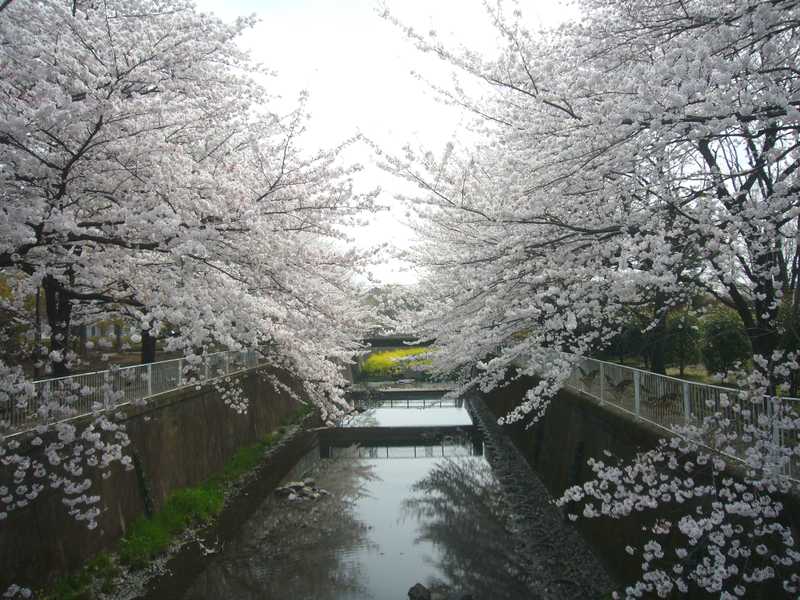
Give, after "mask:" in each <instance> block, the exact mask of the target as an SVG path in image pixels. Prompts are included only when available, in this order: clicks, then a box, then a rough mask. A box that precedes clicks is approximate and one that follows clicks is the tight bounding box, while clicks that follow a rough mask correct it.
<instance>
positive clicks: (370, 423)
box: [147, 392, 612, 600]
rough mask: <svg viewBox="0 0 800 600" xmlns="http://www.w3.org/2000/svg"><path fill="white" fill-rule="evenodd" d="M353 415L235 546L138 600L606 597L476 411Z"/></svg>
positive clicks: (196, 560)
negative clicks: (549, 541) (544, 536)
mask: <svg viewBox="0 0 800 600" xmlns="http://www.w3.org/2000/svg"><path fill="white" fill-rule="evenodd" d="M362 410H363V412H361V413H360V414H358V415H357V416H355V417H353V418H351V419H350V420H348V421H347V422H346V423H343V424H342V425H341V426H340V427H338V428H333V429H320V430H318V431H316V432H315V433H314V439H313V440H312V444H311V446H310V448H311V449H310V451H308V452H307V453H306V454H305V455H304V456H303V457H302V458H301V459H300V460H299V461H297V462H296V464H294V466H293V467H292V468H291V470H290V472H289V473H288V475H287V476H286V477H285V478H284V479H283V481H282V482H281V486H280V487H279V488H278V489H276V490H274V491H269V492H265V493H264V494H263V497H262V499H261V500H260V501H259V504H258V506H257V508H255V510H254V511H253V512H251V514H250V515H249V516H248V517H247V518H246V519H243V522H242V523H240V524H239V526H238V527H237V531H236V533H235V534H233V535H231V536H230V538H229V539H228V540H226V541H220V540H206V542H205V543H204V547H205V550H204V551H203V552H199V553H198V552H195V553H194V554H193V558H191V559H189V560H183V561H181V560H178V561H175V562H173V564H172V565H171V568H170V571H171V572H170V573H168V574H166V575H165V576H163V577H161V578H159V579H157V580H156V581H155V582H153V583H152V584H151V586H150V591H149V594H148V596H147V597H148V598H166V597H170V598H183V599H184V600H203V599H208V600H211V599H214V600H216V599H219V598H236V599H241V600H249V599H253V600H255V599H257V598H258V599H265V598H266V599H273V598H274V599H276V600H277V599H284V598H292V599H295V600H300V599H304V598H308V599H315V600H355V599H365V598H372V599H375V600H392V599H398V600H402V599H406V598H409V590H410V589H411V588H412V587H415V586H416V588H415V591H416V592H419V593H420V594H422V595H420V596H417V597H418V598H440V599H451V598H452V599H466V598H473V599H475V600H477V599H480V598H485V599H490V598H491V599H498V600H505V599H508V600H520V599H525V598H587V597H597V596H599V595H601V594H603V593H604V592H606V591H607V590H608V589H610V588H611V586H612V584H611V582H610V581H609V580H608V578H607V576H606V575H605V573H604V572H603V571H602V569H601V568H600V567H599V565H598V563H597V561H596V560H595V558H594V557H593V555H592V554H591V552H590V551H589V550H588V548H587V547H586V546H585V544H584V543H583V541H582V540H581V539H580V537H579V536H577V535H576V534H575V532H574V531H572V530H571V527H570V526H569V525H567V524H565V523H564V521H563V518H562V517H561V516H560V514H559V513H558V511H557V510H556V509H555V508H554V507H552V505H549V504H548V499H547V497H546V492H545V491H544V488H543V487H542V486H541V484H539V483H538V480H536V478H535V477H534V476H533V474H532V473H531V472H530V469H529V468H528V467H527V464H526V463H525V462H524V460H523V459H522V457H521V456H519V455H518V454H517V453H516V451H515V450H514V448H513V445H511V444H510V443H507V440H503V439H502V438H503V437H505V436H504V435H503V434H502V433H500V432H498V431H496V426H494V425H493V419H491V417H489V416H488V414H487V413H486V412H485V407H482V406H481V405H480V404H479V403H478V401H475V403H473V402H471V401H469V400H468V401H462V400H456V401H454V400H444V399H442V397H441V394H440V393H438V394H430V393H427V394H407V393H406V394H404V393H402V392H393V393H389V394H384V395H382V396H378V397H373V398H372V399H371V400H370V402H369V403H368V404H363V405H362ZM531 506H533V509H531ZM537 531H540V532H541V531H547V536H548V538H551V539H555V540H557V543H556V544H550V545H549V546H548V544H547V543H546V541H547V540H542V539H538V540H537V539H536V536H537ZM552 546H558V548H555V549H554V548H553V547H552ZM547 548H549V550H548V549H547ZM543 549H544V550H543ZM543 552H544V553H543ZM417 584H419V585H417ZM423 588H424V589H423ZM426 594H430V595H426ZM412 597H414V596H413V594H412Z"/></svg>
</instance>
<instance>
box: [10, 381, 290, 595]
mask: <svg viewBox="0 0 800 600" xmlns="http://www.w3.org/2000/svg"><path fill="white" fill-rule="evenodd" d="M273 375H275V376H277V377H278V378H279V379H280V380H281V381H282V382H283V383H284V384H286V385H288V386H290V387H292V388H297V390H296V391H297V392H299V391H300V390H299V386H297V384H296V382H294V381H293V380H292V378H291V377H290V376H289V375H288V374H287V373H277V372H276V373H273ZM240 378H241V382H240V385H241V387H242V390H243V391H244V394H245V395H246V397H247V398H248V400H249V409H248V411H247V413H246V414H238V413H237V412H236V411H234V410H233V409H231V408H229V407H228V406H226V405H225V403H224V401H223V399H222V398H221V396H220V393H219V392H218V391H217V390H216V389H214V387H213V386H204V387H202V388H200V389H195V388H185V389H182V390H179V391H176V392H171V393H168V394H164V395H162V396H159V397H157V398H154V399H153V400H151V401H150V402H149V403H148V405H147V406H145V407H129V408H127V409H126V416H125V419H124V420H125V424H126V429H127V432H128V435H129V436H130V440H131V445H130V446H129V447H128V448H127V453H128V454H129V455H131V456H132V457H133V461H134V466H135V468H134V469H132V470H124V469H122V468H121V467H119V466H116V467H115V468H114V470H113V471H112V473H111V476H110V477H108V478H107V479H100V478H98V480H97V481H95V482H94V486H93V489H92V491H91V493H95V494H99V495H100V496H101V498H102V500H101V506H102V511H103V512H102V514H101V516H100V517H99V518H98V526H97V528H96V529H94V530H89V529H87V528H86V526H85V524H84V523H79V522H76V521H74V520H73V519H72V518H70V517H69V516H68V515H67V510H66V508H65V507H64V505H63V503H62V495H61V493H60V492H57V491H55V492H54V491H46V492H44V493H43V494H42V496H40V497H39V498H37V499H36V501H34V502H32V503H31V504H29V505H28V506H27V507H25V508H22V509H18V510H15V511H14V512H13V513H11V514H9V517H8V519H7V520H5V521H4V522H3V523H2V526H0V564H1V565H3V568H2V570H0V590H4V589H6V587H7V586H8V585H9V584H11V583H17V584H26V585H30V586H36V587H38V586H41V585H42V584H44V583H45V582H46V581H48V580H51V579H53V578H54V577H55V576H57V575H59V574H63V573H66V572H70V571H73V570H75V569H77V568H78V567H79V566H80V565H81V564H83V562H85V561H86V560H87V559H88V558H90V557H92V556H94V555H96V554H97V553H98V552H101V551H103V550H107V549H110V548H112V547H113V546H114V544H115V543H116V542H117V540H119V539H120V537H122V536H123V535H124V533H125V531H126V529H127V528H128V527H129V525H130V524H131V523H132V522H133V521H134V520H135V519H136V518H137V517H139V516H140V515H143V514H148V513H150V512H152V511H157V510H159V509H160V508H161V507H162V506H163V504H164V502H165V500H166V499H167V497H168V496H169V495H170V493H172V492H173V491H175V490H177V489H179V488H183V487H187V486H193V485H197V484H198V483H200V482H202V481H203V480H205V479H207V478H208V477H209V476H211V475H213V474H215V473H217V472H219V471H220V470H221V469H222V468H223V466H224V464H225V462H226V461H227V460H228V459H230V458H231V457H232V456H233V455H234V453H235V452H236V451H237V450H238V449H239V448H241V447H243V446H246V445H249V444H253V443H255V442H257V441H258V440H260V439H261V438H262V437H263V436H264V435H265V434H267V433H269V432H271V431H273V430H275V429H277V428H278V427H279V426H280V424H281V423H282V422H283V421H284V420H285V419H286V418H287V417H288V416H289V415H291V414H292V413H294V411H295V410H296V409H297V408H298V402H297V400H295V399H293V398H292V397H291V395H290V394H288V393H287V392H286V391H284V390H281V389H275V388H274V387H273V386H272V385H271V384H270V383H269V382H268V381H267V379H265V378H264V377H263V376H262V375H259V374H258V373H256V372H254V371H251V372H247V373H244V374H242V375H240Z"/></svg>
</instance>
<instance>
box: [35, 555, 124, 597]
mask: <svg viewBox="0 0 800 600" xmlns="http://www.w3.org/2000/svg"><path fill="white" fill-rule="evenodd" d="M119 573H120V569H119V567H118V566H117V564H116V563H115V562H114V560H113V559H112V558H111V555H110V554H108V553H107V552H101V553H100V554H98V555H97V556H95V557H94V558H93V559H92V560H90V561H89V562H88V563H86V565H85V566H84V567H83V569H81V570H80V571H79V572H78V573H75V574H73V575H67V576H66V577H62V578H61V579H59V580H58V581H57V582H56V584H55V585H54V586H53V588H52V589H51V590H50V593H48V594H46V595H43V596H41V598H42V600H91V599H92V598H93V594H92V591H91V589H92V584H93V583H94V582H97V583H98V587H99V589H100V591H101V592H104V593H109V592H111V591H113V588H114V579H115V578H116V577H117V576H118V575H119Z"/></svg>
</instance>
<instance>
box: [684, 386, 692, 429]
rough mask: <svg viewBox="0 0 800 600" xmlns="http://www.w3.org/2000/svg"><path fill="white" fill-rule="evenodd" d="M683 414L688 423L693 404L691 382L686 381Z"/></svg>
mask: <svg viewBox="0 0 800 600" xmlns="http://www.w3.org/2000/svg"><path fill="white" fill-rule="evenodd" d="M683 416H684V418H685V419H686V423H687V424H688V423H689V419H690V418H691V416H692V411H691V405H690V403H689V382H688V381H686V382H684V384H683Z"/></svg>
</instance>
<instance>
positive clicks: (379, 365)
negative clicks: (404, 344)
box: [361, 346, 431, 376]
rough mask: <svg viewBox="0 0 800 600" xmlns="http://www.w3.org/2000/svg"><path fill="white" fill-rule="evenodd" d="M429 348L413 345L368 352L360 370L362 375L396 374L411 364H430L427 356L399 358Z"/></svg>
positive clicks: (425, 352) (417, 353)
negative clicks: (412, 358)
mask: <svg viewBox="0 0 800 600" xmlns="http://www.w3.org/2000/svg"><path fill="white" fill-rule="evenodd" d="M430 351H431V350H430V348H427V347H420V346H413V347H410V348H399V349H397V350H385V351H382V352H374V353H372V354H370V355H369V356H368V357H367V358H366V360H365V361H364V362H363V363H362V365H361V372H362V373H363V374H364V375H368V376H373V375H398V374H400V373H403V372H404V371H406V370H407V369H409V368H410V367H412V366H425V365H429V364H431V361H430V360H429V359H427V358H420V359H416V360H410V361H405V360H402V361H401V360H400V359H403V358H409V357H414V356H418V355H424V354H427V353H428V352H430Z"/></svg>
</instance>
